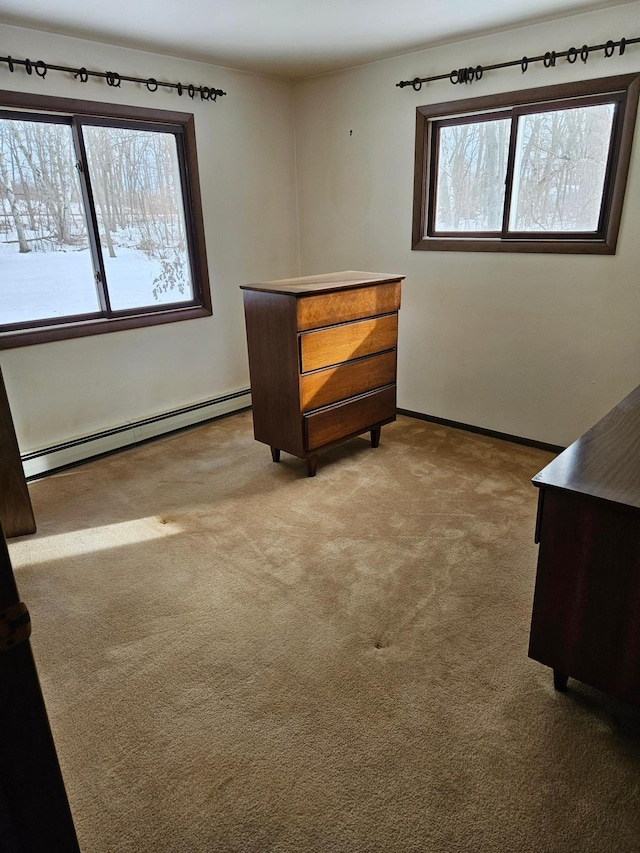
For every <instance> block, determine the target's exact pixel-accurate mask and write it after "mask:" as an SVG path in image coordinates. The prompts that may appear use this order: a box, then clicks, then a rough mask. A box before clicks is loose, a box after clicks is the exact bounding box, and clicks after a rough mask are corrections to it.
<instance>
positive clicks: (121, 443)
mask: <svg viewBox="0 0 640 853" xmlns="http://www.w3.org/2000/svg"><path fill="white" fill-rule="evenodd" d="M250 405H251V391H250V390H249V389H248V388H246V389H243V390H242V391H236V392H234V393H231V394H225V395H224V396H222V397H216V398H215V399H213V400H205V401H203V402H202V403H195V404H193V405H192V406H183V407H182V408H180V409H174V410H172V411H170V412H163V413H162V414H159V415H154V416H153V417H150V418H143V419H141V420H139V421H130V422H128V423H124V424H121V425H120V426H117V427H113V428H112V429H107V430H102V431H101V432H97V433H94V434H92V435H85V436H81V437H80V438H75V439H72V440H71V441H66V442H63V443H61V444H56V445H54V446H52V447H43V448H41V449H40V450H35V451H33V452H31V453H25V454H23V456H22V466H23V468H24V473H25V476H26V478H27V480H32V479H35V478H38V477H43V476H44V475H46V474H49V473H52V472H53V471H57V470H58V469H59V468H64V467H66V466H67V465H74V464H77V463H79V462H84V461H86V460H88V459H91V458H92V457H94V456H100V455H101V454H103V453H109V452H110V451H113V450H119V449H121V448H123V447H128V446H130V445H133V444H139V443H140V442H141V441H146V440H147V439H150V438H155V437H156V436H159V435H164V434H165V433H169V432H174V431H175V430H178V429H182V428H183V427H188V426H193V425H194V424H198V423H202V422H203V421H209V420H213V419H214V418H219V417H221V416H222V415H227V414H230V413H231V412H236V411H240V410H241V409H246V408H247V407H248V406H250Z"/></svg>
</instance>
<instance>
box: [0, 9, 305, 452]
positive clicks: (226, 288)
mask: <svg viewBox="0 0 640 853" xmlns="http://www.w3.org/2000/svg"><path fill="white" fill-rule="evenodd" d="M0 43H2V44H3V46H4V47H3V52H4V53H5V55H6V54H7V53H10V54H11V55H13V56H14V57H16V58H20V59H24V58H30V59H31V60H38V59H42V60H44V61H45V62H47V63H51V64H61V65H77V66H86V67H87V68H90V69H95V70H103V71H106V70H114V71H118V72H119V73H120V74H126V75H129V76H134V77H142V78H148V77H155V78H157V79H158V80H167V81H169V82H177V81H181V82H183V83H193V84H194V85H205V86H215V87H216V88H221V89H223V90H224V91H225V92H227V96H226V97H224V98H220V99H219V100H218V101H217V102H216V103H207V102H199V101H198V100H197V99H196V100H193V101H191V100H189V99H188V98H186V97H182V98H180V97H179V96H178V95H177V93H176V92H175V91H168V92H167V91H165V92H164V93H162V92H161V91H159V92H158V93H156V94H150V93H148V92H147V91H146V89H144V88H143V87H141V86H138V85H135V84H126V83H123V84H122V87H121V88H120V89H113V88H109V87H108V86H107V85H106V83H104V82H103V81H97V80H92V79H90V80H89V82H87V83H86V84H81V83H79V82H77V81H75V80H74V79H73V78H72V77H71V75H66V74H61V73H56V72H50V73H49V74H48V75H47V77H46V79H45V80H40V78H38V77H36V76H35V75H33V76H32V77H28V76H27V75H26V73H25V72H24V70H23V69H18V70H16V72H15V73H14V74H11V73H9V71H8V69H7V66H6V64H2V66H1V67H0V89H14V90H19V91H25V92H42V93H43V94H48V95H58V96H62V97H76V98H82V99H84V100H91V101H106V102H112V103H127V104H132V105H137V106H145V107H152V106H157V107H158V109H168V110H177V111H187V112H193V113H194V114H195V121H196V143H197V148H198V165H199V171H200V181H201V190H202V206H203V216H204V224H205V232H206V244H207V255H208V263H209V276H210V281H211V297H212V300H213V310H214V313H213V316H212V317H207V318H203V319H197V320H190V321H186V322H180V323H171V324H168V325H162V326H155V327H149V328H145V329H136V330H133V331H123V332H114V333H110V334H105V335H97V336H94V337H87V338H78V339H76V340H72V341H60V342H55V343H48V344H41V345H38V346H30V347H21V348H18V349H13V350H4V351H2V352H0V365H1V367H2V371H3V374H4V379H5V383H6V386H7V392H8V395H9V399H10V402H11V408H12V412H13V417H14V421H15V425H16V432H17V434H18V441H19V444H20V449H21V451H22V453H27V452H29V451H33V450H37V449H39V448H42V447H47V446H50V445H53V444H55V443H57V442H61V441H65V440H68V439H70V438H74V437H77V436H83V435H87V434H90V433H92V432H94V431H97V430H101V429H107V428H109V427H113V426H120V425H121V424H124V423H126V422H129V421H131V420H136V419H140V418H144V417H147V416H151V415H155V414H158V413H162V412H165V411H168V410H171V409H175V408H177V407H179V406H182V405H187V404H191V403H194V402H199V401H201V400H206V399H210V398H213V397H216V396H220V395H223V394H227V393H230V392H234V391H237V390H240V389H243V388H247V387H248V385H249V379H248V367H247V356H246V343H245V332H244V318H243V309H242V295H241V291H240V290H239V285H240V284H243V283H246V282H250V281H256V280H260V279H269V278H282V277H286V276H291V275H295V274H296V273H297V270H298V258H297V245H296V240H297V234H296V199H295V170H294V152H293V142H294V132H293V93H292V86H291V83H290V82H288V81H283V80H275V79H270V78H266V77H260V76H256V75H251V74H246V73H243V72H236V71H233V70H229V69H226V68H221V67H215V66H211V65H206V64H202V63H196V62H188V61H186V60H179V59H175V58H170V57H166V56H159V55H155V54H151V53H145V52H140V51H133V50H127V49H122V48H116V47H111V46H107V45H103V44H97V43H94V42H89V41H82V40H78V39H71V38H66V37H60V36H53V35H47V34H44V33H38V32H34V31H29V30H26V29H21V28H16V27H8V26H3V25H0ZM1 274H2V271H1V268H0V275H1Z"/></svg>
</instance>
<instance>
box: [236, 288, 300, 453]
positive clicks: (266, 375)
mask: <svg viewBox="0 0 640 853" xmlns="http://www.w3.org/2000/svg"><path fill="white" fill-rule="evenodd" d="M243 298H244V312H245V323H246V327H247V348H248V353H249V373H250V376H251V400H252V408H253V432H254V436H255V438H256V439H257V440H258V441H262V442H264V443H265V444H268V445H270V446H271V447H277V448H278V449H280V450H284V451H286V452H287V453H292V454H294V455H295V456H304V455H305V451H304V447H303V439H302V416H301V414H300V392H299V382H298V337H297V330H296V305H295V302H296V300H295V297H294V296H288V295H284V294H280V293H265V292H260V291H254V290H243Z"/></svg>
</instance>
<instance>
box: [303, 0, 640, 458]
mask: <svg viewBox="0 0 640 853" xmlns="http://www.w3.org/2000/svg"><path fill="white" fill-rule="evenodd" d="M391 14H392V11H391ZM639 23H640V3H632V4H629V5H625V6H620V7H617V8H615V9H609V10H607V11H605V12H597V13H590V14H586V15H582V16H577V17H572V18H565V19H561V20H557V21H554V22H553V23H548V24H543V25H536V26H531V27H527V28H521V29H518V30H513V31H511V32H508V33H501V34H496V35H494V36H491V37H486V38H480V39H474V40H471V41H467V42H464V43H459V44H455V45H449V46H447V47H441V48H438V49H433V50H426V51H423V52H419V53H413V54H410V55H407V56H403V57H397V58H394V59H391V60H386V61H382V62H377V63H372V64H369V65H365V66H361V67H359V68H355V69H351V70H347V71H343V72H339V73H335V74H330V75H326V76H322V77H317V78H314V79H307V80H301V81H298V82H297V83H296V86H295V96H296V143H297V169H298V204H299V210H300V246H301V270H302V273H303V274H312V273H319V272H323V271H330V270H340V269H363V270H373V271H380V272H397V273H403V274H406V276H407V278H406V281H405V283H404V290H403V307H402V310H401V312H400V315H401V318H400V343H399V385H398V403H399V405H400V406H401V407H403V408H406V409H410V410H414V411H418V412H422V413H426V414H431V415H436V416H440V417H444V418H448V419H451V420H455V421H460V422H463V423H468V424H474V425H477V426H481V427H485V428H488V429H495V430H499V431H501V432H505V433H510V434H513V435H519V436H523V437H527V438H533V439H536V440H538V441H545V442H551V443H554V444H567V443H569V442H571V441H572V440H573V439H575V438H576V437H577V436H578V435H580V434H581V433H582V432H583V431H584V430H585V429H586V428H587V427H589V426H590V425H591V424H592V423H594V422H595V421H596V420H597V419H598V418H599V417H600V416H601V415H603V414H604V413H605V412H606V411H607V410H608V409H609V408H610V407H611V406H612V405H614V404H615V403H616V402H618V400H619V399H620V398H621V397H623V396H624V395H625V394H626V393H627V392H628V391H630V390H631V389H632V388H634V387H635V386H636V385H638V384H639V383H640V230H639V228H638V222H639V221H640V131H638V130H637V131H636V140H635V147H634V154H633V158H632V164H631V172H630V177H629V183H628V187H627V194H626V200H625V205H624V213H623V219H622V227H621V231H620V236H619V242H618V251H617V254H616V255H615V256H587V255H582V256H576V255H535V254H522V255H517V254H497V253H472V252H467V253H456V252H413V251H411V209H412V195H413V156H414V133H415V108H416V107H417V106H419V105H422V104H427V103H439V102H443V101H449V100H454V99H460V98H469V97H472V96H474V95H478V96H480V95H487V94H492V93H495V92H508V91H514V90H516V89H521V88H530V87H533V86H538V85H546V84H551V83H561V82H568V81H570V80H575V79H579V78H581V77H589V78H595V77H604V76H610V75H615V74H624V73H629V72H636V71H639V70H640V46H637V45H634V46H631V47H629V48H628V49H627V51H626V53H625V55H624V56H623V57H616V58H611V59H605V58H604V57H603V55H602V52H600V54H598V55H595V54H594V55H592V57H591V58H589V60H588V62H587V64H586V65H584V64H583V63H582V62H581V61H580V60H578V61H577V62H576V63H575V64H574V65H569V64H568V63H567V62H566V60H562V61H559V64H558V65H557V66H556V68H554V69H545V68H544V67H543V66H542V64H540V65H539V66H533V65H531V66H530V67H529V70H528V71H527V73H526V74H522V73H521V72H520V69H519V68H517V69H504V70H498V71H494V72H487V73H486V74H485V75H484V78H483V79H482V81H481V82H476V83H474V84H471V85H467V86H464V85H462V86H453V85H452V84H451V83H449V82H448V81H442V82H438V83H431V84H429V85H428V86H425V87H423V89H422V91H421V92H419V93H416V92H414V91H413V90H412V89H408V88H407V89H398V88H396V86H395V84H396V83H397V82H398V81H400V80H411V79H414V78H415V77H426V76H430V75H435V74H440V73H448V72H449V71H450V70H451V69H453V68H459V67H462V66H468V65H474V66H475V65H477V64H478V63H480V64H484V65H488V64H491V63H495V62H502V61H509V60H512V59H517V58H519V57H521V56H523V55H529V56H535V55H540V54H544V53H545V51H547V50H556V51H561V50H566V49H567V48H569V47H571V46H572V45H575V46H576V47H578V48H579V47H581V46H582V45H583V44H585V43H586V44H601V43H603V42H605V41H606V40H607V39H616V40H617V39H619V38H620V37H622V36H626V37H627V38H632V37H637V36H638V35H640V28H639V26H638V24H639ZM351 131H353V134H352V135H351Z"/></svg>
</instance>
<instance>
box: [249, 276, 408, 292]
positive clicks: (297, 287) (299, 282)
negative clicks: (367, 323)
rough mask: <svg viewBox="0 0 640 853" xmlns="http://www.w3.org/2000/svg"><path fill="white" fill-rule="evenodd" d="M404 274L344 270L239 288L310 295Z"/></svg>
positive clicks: (358, 285)
mask: <svg viewBox="0 0 640 853" xmlns="http://www.w3.org/2000/svg"><path fill="white" fill-rule="evenodd" d="M404 277H405V276H403V275H398V274H396V273H379V272H362V271H361V270H345V271H343V272H332V273H325V274H323V275H305V276H301V277H300V278H283V279H280V280H278V281H259V282H256V283H255V284H241V285H240V289H241V290H261V291H264V292H266V293H284V294H288V295H292V296H310V295H312V294H315V293H324V292H325V291H331V290H348V289H350V288H354V287H365V286H366V285H371V284H385V283H386V282H391V281H401V280H402V279H403V278H404Z"/></svg>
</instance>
